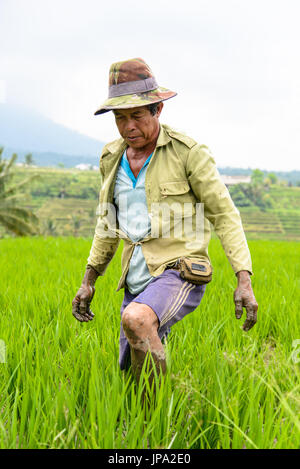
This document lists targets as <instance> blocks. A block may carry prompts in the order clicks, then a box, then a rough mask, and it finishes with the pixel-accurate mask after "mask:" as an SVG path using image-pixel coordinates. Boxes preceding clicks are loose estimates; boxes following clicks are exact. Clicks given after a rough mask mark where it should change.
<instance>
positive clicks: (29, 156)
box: [24, 153, 34, 166]
mask: <svg viewBox="0 0 300 469" xmlns="http://www.w3.org/2000/svg"><path fill="white" fill-rule="evenodd" d="M24 158H25V163H26V164H27V165H28V166H31V165H32V164H33V163H34V161H33V158H32V153H27V155H25V157H24Z"/></svg>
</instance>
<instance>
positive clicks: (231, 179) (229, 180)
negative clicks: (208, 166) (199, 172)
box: [221, 174, 251, 186]
mask: <svg viewBox="0 0 300 469" xmlns="http://www.w3.org/2000/svg"><path fill="white" fill-rule="evenodd" d="M221 179H222V181H223V182H224V184H225V185H226V186H233V185H234V184H250V182H251V176H227V174H221Z"/></svg>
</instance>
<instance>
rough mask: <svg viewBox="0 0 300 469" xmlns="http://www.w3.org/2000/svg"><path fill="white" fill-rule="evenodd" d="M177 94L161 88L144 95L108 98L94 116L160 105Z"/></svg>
mask: <svg viewBox="0 0 300 469" xmlns="http://www.w3.org/2000/svg"><path fill="white" fill-rule="evenodd" d="M176 95H177V93H175V92H174V91H171V90H168V89H167V88H163V87H159V88H156V89H155V90H152V91H146V92H144V93H137V94H126V95H124V96H117V97H115V98H108V99H107V100H106V101H104V103H103V104H102V106H101V107H100V108H99V109H98V110H97V111H96V112H95V113H94V115H95V116H96V115H98V114H104V113H105V112H109V111H112V110H113V109H130V108H133V107H139V106H148V104H153V103H159V102H161V101H166V100H167V99H170V98H173V97H174V96H176Z"/></svg>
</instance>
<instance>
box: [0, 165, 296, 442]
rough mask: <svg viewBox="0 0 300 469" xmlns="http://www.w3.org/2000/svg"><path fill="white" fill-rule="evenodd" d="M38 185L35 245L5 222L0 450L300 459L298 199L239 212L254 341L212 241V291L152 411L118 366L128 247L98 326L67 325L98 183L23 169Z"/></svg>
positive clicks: (274, 191)
mask: <svg viewBox="0 0 300 469" xmlns="http://www.w3.org/2000/svg"><path fill="white" fill-rule="evenodd" d="M4 166H5V165H4ZM4 166H2V168H3V167H4ZM2 174H3V172H2ZM31 174H39V177H38V178H36V179H33V180H32V181H31V183H30V185H29V186H28V185H25V186H24V187H22V188H21V191H22V198H23V199H24V201H23V204H24V205H26V207H27V208H31V209H33V211H34V213H35V214H36V215H37V216H38V218H39V230H40V231H39V234H35V235H31V236H26V237H24V236H21V237H19V236H15V235H12V234H11V231H9V230H7V229H5V228H4V225H5V224H3V223H2V239H1V241H0V249H1V257H0V262H1V265H0V272H1V273H0V275H1V285H2V288H1V293H0V312H1V314H0V339H1V343H0V345H1V348H0V358H1V363H0V374H1V381H0V389H1V391H0V447H1V448H100V449H107V448H109V449H138V448H141V449H143V448H145V449H146V448H151V449H163V448H165V449H167V448H169V449H176V448H177V449H204V448H206V449H212V448H218V449H229V448H232V449H242V448H247V449H255V448H262V449H263V448H266V449H267V448H268V449H271V448H274V449H279V448H294V449H296V448H299V445H300V419H299V410H300V393H299V390H300V381H299V378H300V330H299V322H300V321H299V306H300V298H299V291H300V280H299V279H300V266H299V258H300V246H299V238H300V231H299V220H300V188H299V187H295V186H294V187H287V186H286V185H281V184H279V182H278V181H277V183H275V184H272V185H270V184H269V186H268V185H267V184H266V181H265V182H264V184H265V185H264V190H263V191H262V192H261V196H263V197H262V199H264V197H265V195H264V194H266V195H267V196H268V200H269V201H271V200H272V204H271V203H269V202H268V204H269V205H268V206H266V207H264V206H263V207H262V206H259V205H257V204H256V205H255V204H254V202H251V199H249V198H248V199H247V200H248V202H249V203H246V204H245V200H246V199H245V200H244V204H245V205H246V207H244V208H243V207H242V206H240V207H239V210H240V211H241V214H242V218H243V223H244V226H245V229H246V234H247V239H248V243H249V248H250V251H251V255H252V259H253V269H254V275H253V277H252V285H253V289H254V291H255V295H256V298H257V301H258V303H259V310H258V322H257V324H256V326H255V327H254V328H253V329H252V330H251V331H250V332H248V333H246V332H244V331H243V330H242V328H241V325H242V323H243V321H244V318H245V316H243V317H242V319H240V320H239V321H237V320H236V318H235V315H234V304H233V301H232V295H233V291H234V289H235V284H236V282H235V278H234V275H233V273H232V269H231V267H230V265H229V263H228V261H227V259H226V257H225V254H224V251H223V250H222V248H221V245H220V241H219V240H218V239H217V238H216V237H214V238H213V239H212V241H211V244H210V250H209V253H210V257H211V261H212V265H213V267H214V272H215V275H214V278H213V281H212V283H211V284H210V285H208V287H207V290H206V293H205V295H204V298H203V300H202V302H201V305H200V306H199V307H198V308H197V309H196V310H195V311H194V312H193V313H191V314H189V315H188V316H187V317H186V318H185V320H184V321H180V322H179V323H178V324H176V326H174V327H173V328H172V332H171V334H170V335H169V336H168V338H167V341H166V343H165V350H166V355H167V365H168V372H167V374H166V375H165V377H164V379H163V380H162V381H161V382H160V384H159V385H158V381H157V379H156V380H155V381H154V385H153V388H152V390H148V391H149V393H152V398H151V399H150V400H149V401H148V404H147V405H145V403H144V401H143V399H142V398H141V397H142V394H143V386H142V384H141V383H140V385H139V386H136V385H135V383H134V382H133V380H132V378H131V376H130V375H129V374H127V373H125V372H121V371H120V370H119V366H118V337H119V328H120V305H121V302H122V292H117V293H116V291H115V290H116V286H117V281H118V279H119V277H120V274H121V270H120V255H121V250H122V246H120V248H119V249H118V251H117V253H116V255H115V257H114V259H113V260H112V262H111V263H110V265H109V267H108V270H107V272H106V275H105V276H104V277H103V278H100V279H98V281H97V288H96V294H95V297H94V299H93V303H92V310H93V312H94V314H95V319H94V321H92V322H90V323H79V322H77V321H75V320H74V318H73V317H72V314H71V302H72V298H73V297H74V294H75V292H76V291H77V289H78V287H79V286H80V282H81V278H82V275H83V271H84V268H85V264H86V259H87V257H88V254H89V250H90V247H91V241H92V236H93V230H94V226H95V221H96V218H95V215H94V214H95V208H96V205H97V193H98V190H99V187H98V186H99V175H98V172H93V171H81V172H80V171H76V170H67V169H62V168H61V169H50V168H32V167H30V166H28V167H25V168H15V169H14V184H17V185H18V184H20V182H21V181H22V180H24V179H25V178H27V177H28V176H30V175H31ZM85 180H86V181H87V180H88V184H87V183H86V182H85ZM82 181H84V183H83V184H81V182H82ZM76 184H77V186H76ZM12 186H13V183H12V182H11V181H9V183H8V185H7V187H12ZM79 187H81V190H82V187H85V188H87V189H86V191H85V193H81V192H80V190H79ZM240 189H242V188H240ZM240 189H239V191H238V190H237V189H234V190H235V191H236V194H237V195H236V194H234V191H233V194H232V196H233V197H237V196H239V197H240V196H241V193H240ZM62 190H63V191H64V192H63V194H64V196H63V197H62ZM258 192H259V191H258ZM236 200H238V199H236ZM264 201H265V202H266V199H264ZM1 217H3V214H2V212H1ZM2 220H3V218H1V221H2ZM143 372H144V373H145V376H144V383H146V385H147V371H146V369H145V370H143Z"/></svg>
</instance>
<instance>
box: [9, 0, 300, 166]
mask: <svg viewBox="0 0 300 469" xmlns="http://www.w3.org/2000/svg"><path fill="white" fill-rule="evenodd" d="M0 5H1V6H0V44H1V45H0V47H1V51H0V53H1V64H2V76H0V80H2V81H3V80H4V81H5V82H6V84H7V86H6V95H7V99H8V100H12V101H17V102H22V103H23V104H24V105H30V106H32V107H34V108H36V109H37V110H39V111H40V112H42V113H44V114H45V115H46V116H48V117H51V118H52V119H54V120H55V121H57V122H60V123H63V124H65V125H68V126H70V127H72V128H74V129H76V130H78V131H80V132H84V133H86V134H88V135H90V136H93V137H95V138H98V139H101V140H110V139H113V138H117V137H118V134H117V132H116V129H115V127H114V121H113V118H112V116H110V114H109V115H106V116H101V117H96V118H95V117H94V116H93V112H94V110H95V109H96V108H97V106H98V105H99V104H100V103H101V102H102V101H103V100H104V99H105V98H106V95H107V81H108V69H109V66H110V64H111V63H112V62H115V61H117V60H121V59H126V58H129V57H143V58H144V59H145V60H146V61H147V62H148V63H149V65H150V66H151V68H152V69H153V71H154V73H155V75H156V77H157V79H158V82H159V83H160V84H161V85H162V86H165V87H169V88H171V89H174V90H175V91H178V97H176V98H174V100H170V101H169V102H167V103H166V105H165V108H164V113H163V116H162V117H163V121H166V122H167V123H169V124H170V125H174V126H175V127H177V128H183V129H184V130H185V131H186V132H187V133H190V134H192V136H194V138H196V139H198V140H201V141H204V143H207V144H208V145H209V146H210V147H212V148H213V149H214V150H215V152H216V153H217V162H218V164H228V165H230V164H238V163H239V165H241V166H248V165H250V166H252V165H253V164H255V165H261V166H265V167H268V166H269V167H270V168H271V167H272V168H274V169H277V168H278V169H285V168H288V169H293V168H299V167H300V166H299V163H298V160H299V158H298V154H299V152H300V142H299V137H298V135H299V112H298V109H299V105H300V93H299V83H300V65H299V61H298V44H299V40H300V32H299V27H298V18H299V13H300V4H299V2H297V1H295V0H289V2H285V1H284V0H277V1H271V0H260V1H258V0H252V1H250V0H248V1H247V0H245V1H243V2H241V1H240V0H227V1H226V2H224V0H199V1H198V2H194V1H190V0H186V1H185V2H182V1H177V0H175V1H173V2H172V3H171V2H169V1H163V0H161V1H157V0H153V1H152V2H151V5H148V4H146V3H145V2H140V1H133V0H127V1H126V2H123V1H121V0H115V2H114V3H113V4H111V3H109V2H99V1H96V0H86V1H85V2H84V3H83V2H82V1H76V0H73V1H69V0H59V1H58V0H52V1H46V0H45V1H43V2H40V1H39V0H27V1H26V2H24V1H23V0H2V1H1V4H0ZM283 153H284V158H282V155H283ZM272 165H273V166H272ZM274 165H276V166H277V168H275V166H274Z"/></svg>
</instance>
